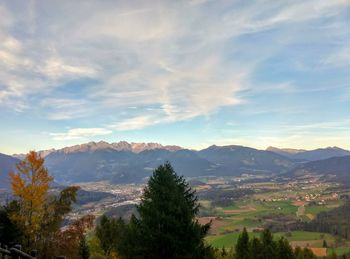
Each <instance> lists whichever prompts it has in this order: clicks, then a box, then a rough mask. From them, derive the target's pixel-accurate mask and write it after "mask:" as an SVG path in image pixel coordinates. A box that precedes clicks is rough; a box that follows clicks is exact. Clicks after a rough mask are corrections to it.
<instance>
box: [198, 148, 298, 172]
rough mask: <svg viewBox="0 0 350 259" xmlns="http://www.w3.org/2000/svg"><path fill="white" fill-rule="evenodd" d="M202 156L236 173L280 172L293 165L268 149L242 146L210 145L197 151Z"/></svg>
mask: <svg viewBox="0 0 350 259" xmlns="http://www.w3.org/2000/svg"><path fill="white" fill-rule="evenodd" d="M198 153H199V155H200V156H201V157H202V158H205V159H207V160H208V161H210V162H213V163H215V164H217V165H221V166H224V167H226V168H230V169H231V170H233V171H235V172H236V174H241V173H245V172H250V173H251V172H255V173H259V172H260V173H281V172H284V171H286V170H288V169H290V168H291V167H293V166H294V164H293V162H291V161H290V160H289V159H288V158H286V157H284V156H281V155H279V154H276V153H274V152H270V151H264V150H257V149H254V148H249V147H243V146H215V145H214V146H211V147H209V148H206V149H203V150H201V151H199V152H198Z"/></svg>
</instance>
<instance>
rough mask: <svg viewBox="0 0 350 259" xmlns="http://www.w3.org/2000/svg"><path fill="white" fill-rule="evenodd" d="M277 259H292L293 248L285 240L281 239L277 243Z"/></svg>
mask: <svg viewBox="0 0 350 259" xmlns="http://www.w3.org/2000/svg"><path fill="white" fill-rule="evenodd" d="M277 258H283V259H294V254H293V248H292V247H291V246H290V244H289V242H288V240H287V239H285V238H281V239H280V240H278V243H277Z"/></svg>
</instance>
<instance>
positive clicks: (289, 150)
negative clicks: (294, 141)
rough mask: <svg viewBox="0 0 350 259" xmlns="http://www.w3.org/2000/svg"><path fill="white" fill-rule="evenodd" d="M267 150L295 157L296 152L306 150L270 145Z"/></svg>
mask: <svg viewBox="0 0 350 259" xmlns="http://www.w3.org/2000/svg"><path fill="white" fill-rule="evenodd" d="M266 151H271V152H274V153H277V154H280V155H282V156H286V157H289V158H293V156H294V155H295V154H298V153H302V152H305V151H306V150H304V149H294V148H277V147H268V148H267V149H266Z"/></svg>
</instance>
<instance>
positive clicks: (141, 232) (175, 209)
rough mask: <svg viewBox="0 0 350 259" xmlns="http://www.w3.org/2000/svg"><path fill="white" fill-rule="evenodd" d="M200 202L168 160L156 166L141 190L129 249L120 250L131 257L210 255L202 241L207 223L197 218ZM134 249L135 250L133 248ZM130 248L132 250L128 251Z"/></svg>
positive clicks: (197, 256)
mask: <svg viewBox="0 0 350 259" xmlns="http://www.w3.org/2000/svg"><path fill="white" fill-rule="evenodd" d="M198 209H199V204H198V201H197V197H196V196H195V192H194V191H193V190H192V189H191V188H190V187H189V185H188V184H187V183H186V181H185V180H184V178H183V177H179V176H178V175H177V174H176V173H175V171H174V169H173V168H172V167H171V165H170V164H169V163H165V164H164V165H161V166H159V167H158V168H157V169H156V170H155V171H154V172H153V175H152V177H151V178H150V180H149V182H148V186H147V187H146V188H145V190H144V194H143V196H142V198H141V203H140V205H139V206H138V207H137V211H138V213H139V218H136V217H133V218H132V220H131V222H130V226H129V233H128V243H129V246H130V248H131V249H126V250H127V251H125V250H124V251H123V252H124V254H125V253H127V254H126V257H128V258H131V256H130V255H132V253H137V255H138V257H137V258H145V259H146V258H152V259H161V258H162V259H163V258H167V259H177V258H181V259H186V258H188V259H190V258H191V259H195V258H207V257H209V256H211V249H210V248H208V247H207V246H206V245H205V243H204V237H205V235H206V234H207V232H208V230H209V227H210V224H206V225H200V224H199V223H198V221H197V220H196V218H195V217H196V215H197V213H198ZM135 248H136V249H137V250H135ZM130 250H133V251H130ZM135 257H136V256H135Z"/></svg>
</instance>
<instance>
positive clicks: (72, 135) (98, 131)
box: [50, 128, 112, 141]
mask: <svg viewBox="0 0 350 259" xmlns="http://www.w3.org/2000/svg"><path fill="white" fill-rule="evenodd" d="M111 133H112V131H111V130H108V129H104V128H75V129H70V130H68V131H67V132H60V133H50V136H51V137H52V138H53V140H59V141H65V140H74V139H84V138H88V137H95V136H103V135H109V134H111Z"/></svg>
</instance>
